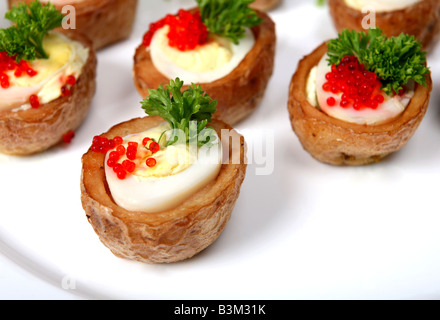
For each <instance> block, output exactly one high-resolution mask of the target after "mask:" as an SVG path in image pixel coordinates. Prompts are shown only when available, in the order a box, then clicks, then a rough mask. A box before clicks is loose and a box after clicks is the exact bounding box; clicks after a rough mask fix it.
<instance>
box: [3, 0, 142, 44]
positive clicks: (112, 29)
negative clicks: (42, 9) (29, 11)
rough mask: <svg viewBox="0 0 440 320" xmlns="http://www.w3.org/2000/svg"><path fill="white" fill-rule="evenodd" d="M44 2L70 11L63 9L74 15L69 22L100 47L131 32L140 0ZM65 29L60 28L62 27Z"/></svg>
mask: <svg viewBox="0 0 440 320" xmlns="http://www.w3.org/2000/svg"><path fill="white" fill-rule="evenodd" d="M31 1H32V0H8V2H9V6H10V7H12V6H14V5H17V4H18V3H20V2H25V3H30V2H31ZM40 2H42V3H48V2H50V3H52V4H53V5H55V7H56V8H57V9H58V10H59V11H61V12H63V11H62V10H63V8H65V9H66V12H63V13H68V14H71V15H72V17H70V18H71V19H69V20H67V21H66V22H67V23H68V24H69V26H71V27H72V28H73V27H74V30H75V31H78V32H80V33H83V34H86V35H87V37H89V38H90V39H91V40H92V42H93V44H94V48H95V50H98V49H102V48H104V47H106V46H109V45H111V44H114V43H117V42H119V41H122V40H124V39H126V38H128V37H129V36H130V34H131V32H132V29H133V24H134V20H135V17H136V8H137V3H138V0H40ZM67 6H72V7H73V8H75V11H74V12H71V11H69V10H67V9H68V8H69V7H67ZM73 18H74V19H75V21H74V22H73V21H72V19H73ZM73 23H74V25H73ZM63 30H64V29H63V28H60V30H59V31H63ZM67 30H70V29H67ZM70 31H73V30H70Z"/></svg>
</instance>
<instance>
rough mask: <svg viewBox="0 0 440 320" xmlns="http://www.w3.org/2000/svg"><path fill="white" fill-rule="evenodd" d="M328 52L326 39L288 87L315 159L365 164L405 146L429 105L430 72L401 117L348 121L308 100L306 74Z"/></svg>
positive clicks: (297, 126) (294, 120) (299, 131)
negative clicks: (377, 121) (371, 121)
mask: <svg viewBox="0 0 440 320" xmlns="http://www.w3.org/2000/svg"><path fill="white" fill-rule="evenodd" d="M326 53H327V44H326V43H324V44H322V45H321V46H320V47H318V48H317V49H316V50H315V51H314V52H312V53H311V54H310V55H308V56H306V57H304V58H303V59H302V60H301V61H300V62H299V64H298V68H297V71H296V73H295V74H294V75H293V77H292V80H291V83H290V87H289V99H288V111H289V115H290V121H291V125H292V129H293V131H294V132H295V133H296V135H297V136H298V138H299V140H300V142H301V144H302V146H303V147H304V149H305V150H306V151H308V152H309V153H310V154H311V155H312V156H313V157H314V158H315V159H317V160H319V161H321V162H324V163H328V164H331V165H365V164H370V163H374V162H377V161H380V160H381V159H383V158H384V157H386V156H387V155H389V154H391V153H393V152H396V151H398V150H400V149H401V148H403V147H404V146H405V145H406V143H407V142H408V140H409V139H410V138H411V137H412V136H413V134H414V132H415V131H416V130H417V128H418V126H419V125H420V123H421V121H422V119H423V117H424V115H425V113H426V110H427V108H428V104H429V98H430V93H431V90H432V81H431V76H430V75H428V76H427V77H426V82H427V85H426V87H425V86H422V85H416V89H415V95H414V97H413V98H412V99H411V101H410V103H409V105H408V106H407V108H406V110H405V111H404V112H403V113H402V114H401V115H399V116H398V117H396V118H394V119H392V120H391V121H389V122H387V123H383V124H379V125H359V124H354V123H349V122H345V121H342V120H339V119H336V118H333V117H330V116H328V115H327V114H325V113H324V112H322V111H320V110H319V109H318V108H316V107H314V106H312V105H311V104H310V103H309V102H308V100H307V95H306V83H307V78H308V76H309V74H310V71H311V69H312V68H313V67H314V66H316V65H317V64H318V63H319V61H320V60H321V58H322V57H323V55H324V54H326Z"/></svg>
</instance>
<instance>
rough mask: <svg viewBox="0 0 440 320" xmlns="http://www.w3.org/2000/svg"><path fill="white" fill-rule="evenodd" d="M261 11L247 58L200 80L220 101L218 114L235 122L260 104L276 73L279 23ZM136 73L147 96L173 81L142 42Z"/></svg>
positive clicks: (141, 93)
mask: <svg viewBox="0 0 440 320" xmlns="http://www.w3.org/2000/svg"><path fill="white" fill-rule="evenodd" d="M258 14H259V16H260V17H262V18H263V19H264V22H263V24H261V25H259V26H257V27H254V28H252V32H253V33H254V35H255V37H256V44H255V46H254V48H253V49H252V50H251V51H250V52H249V53H248V55H247V56H246V57H245V59H244V60H243V61H242V62H241V63H240V65H238V67H237V68H235V69H234V70H233V71H232V72H231V73H230V74H229V75H227V76H226V77H223V78H221V79H219V80H216V81H214V82H210V83H201V84H200V85H201V86H202V88H203V90H205V91H206V92H207V93H208V94H209V96H210V97H211V98H212V99H214V100H217V101H218V104H217V111H216V113H215V114H214V118H215V119H218V120H222V121H224V122H226V123H229V124H231V125H234V124H236V123H238V122H239V121H241V120H243V119H244V118H246V117H247V116H248V115H249V114H250V113H252V111H253V110H254V109H255V108H256V107H257V106H258V104H259V103H260V101H261V99H262V98H263V96H264V93H265V90H266V87H267V84H268V82H269V79H270V77H271V76H272V73H273V67H274V58H275V44H276V34H275V24H274V22H273V21H272V20H271V18H270V17H269V16H268V15H267V14H266V13H263V12H260V11H258ZM133 75H134V83H135V85H136V88H137V90H138V91H139V93H140V95H141V96H142V97H143V98H145V97H146V96H147V95H148V89H157V88H158V87H159V86H160V85H167V84H169V83H170V79H168V78H167V77H165V76H164V75H162V74H161V73H160V72H159V71H158V70H157V69H156V67H155V66H154V64H153V62H152V60H151V56H150V52H149V50H147V48H146V47H145V46H143V45H142V44H141V45H140V46H139V47H138V48H137V49H136V53H135V56H134V68H133ZM181 80H185V79H181ZM186 88H187V86H184V87H183V89H186Z"/></svg>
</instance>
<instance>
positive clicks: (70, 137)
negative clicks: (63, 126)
mask: <svg viewBox="0 0 440 320" xmlns="http://www.w3.org/2000/svg"><path fill="white" fill-rule="evenodd" d="M73 138H75V131H73V130H69V131H67V132H66V133H65V134H64V135H63V141H64V143H71V142H72V140H73Z"/></svg>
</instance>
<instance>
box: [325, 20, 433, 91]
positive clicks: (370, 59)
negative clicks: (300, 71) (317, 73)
mask: <svg viewBox="0 0 440 320" xmlns="http://www.w3.org/2000/svg"><path fill="white" fill-rule="evenodd" d="M328 56H329V59H328V62H329V64H330V65H333V64H335V65H339V63H340V62H341V61H342V59H343V58H344V57H345V56H356V57H357V58H358V59H359V62H360V63H362V64H363V65H364V66H365V68H366V69H367V70H368V71H371V72H374V73H375V74H376V75H377V77H378V78H379V79H380V80H381V82H382V90H383V91H384V92H385V93H386V94H394V93H396V92H399V91H400V90H401V89H403V86H404V85H406V84H407V83H408V82H409V81H410V80H413V81H415V82H417V83H418V84H421V85H426V78H425V75H426V74H427V73H429V69H428V68H427V67H426V52H424V51H423V50H422V45H421V44H420V42H418V41H416V40H415V38H414V36H410V35H406V34H403V33H402V34H401V35H399V36H397V37H390V38H387V37H385V36H384V35H383V34H382V30H380V29H378V28H376V29H370V30H369V31H368V34H366V33H365V32H363V31H362V32H356V31H353V30H344V31H342V32H341V33H340V34H339V37H338V38H337V39H334V40H331V41H330V42H329V43H328Z"/></svg>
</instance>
